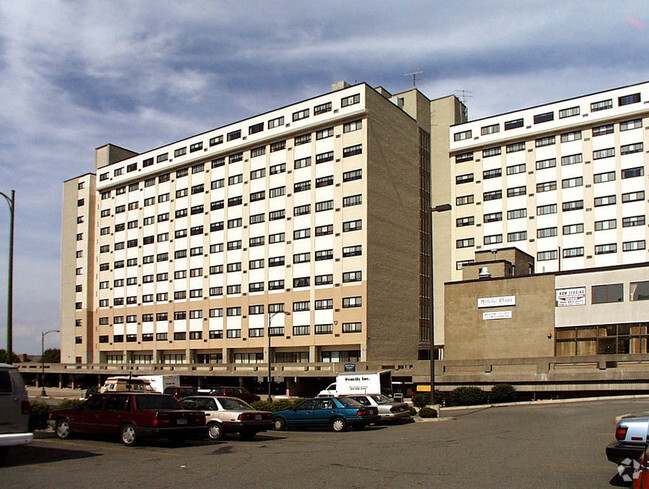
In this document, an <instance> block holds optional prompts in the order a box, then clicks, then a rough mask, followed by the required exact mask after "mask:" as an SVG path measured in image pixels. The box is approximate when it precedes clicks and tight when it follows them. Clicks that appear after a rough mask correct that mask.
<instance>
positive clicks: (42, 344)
mask: <svg viewBox="0 0 649 489" xmlns="http://www.w3.org/2000/svg"><path fill="white" fill-rule="evenodd" d="M60 332H61V331H60V330H58V329H50V330H49V331H43V332H42V333H41V396H43V397H45V358H44V357H45V336H47V335H48V334H50V333H60Z"/></svg>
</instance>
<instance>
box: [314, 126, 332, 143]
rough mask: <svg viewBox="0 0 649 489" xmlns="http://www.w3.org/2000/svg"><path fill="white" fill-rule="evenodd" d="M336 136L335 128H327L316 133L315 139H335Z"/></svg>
mask: <svg viewBox="0 0 649 489" xmlns="http://www.w3.org/2000/svg"><path fill="white" fill-rule="evenodd" d="M333 135H334V128H333V127H327V128H326V129H321V130H320V131H316V133H315V138H316V139H318V140H319V139H326V138H330V137H333Z"/></svg>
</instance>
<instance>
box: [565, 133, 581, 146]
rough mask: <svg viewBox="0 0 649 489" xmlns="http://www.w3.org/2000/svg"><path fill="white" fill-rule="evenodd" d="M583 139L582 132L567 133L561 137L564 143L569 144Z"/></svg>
mask: <svg viewBox="0 0 649 489" xmlns="http://www.w3.org/2000/svg"><path fill="white" fill-rule="evenodd" d="M580 139H581V131H572V132H565V133H563V134H562V135H561V142H562V143H569V142H570V141H578V140H580Z"/></svg>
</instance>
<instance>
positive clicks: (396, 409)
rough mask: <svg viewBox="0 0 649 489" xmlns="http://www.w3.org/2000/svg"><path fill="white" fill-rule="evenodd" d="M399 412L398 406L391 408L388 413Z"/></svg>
mask: <svg viewBox="0 0 649 489" xmlns="http://www.w3.org/2000/svg"><path fill="white" fill-rule="evenodd" d="M400 410H401V408H400V407H399V406H392V407H391V408H390V412H395V411H400Z"/></svg>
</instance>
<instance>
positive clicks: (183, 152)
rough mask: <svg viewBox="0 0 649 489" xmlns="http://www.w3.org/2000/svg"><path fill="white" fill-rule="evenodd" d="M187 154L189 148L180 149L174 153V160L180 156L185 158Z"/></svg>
mask: <svg viewBox="0 0 649 489" xmlns="http://www.w3.org/2000/svg"><path fill="white" fill-rule="evenodd" d="M185 154H187V146H185V147H184V148H178V149H177V150H175V151H174V158H178V157H179V156H183V155H185Z"/></svg>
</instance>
